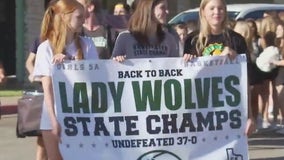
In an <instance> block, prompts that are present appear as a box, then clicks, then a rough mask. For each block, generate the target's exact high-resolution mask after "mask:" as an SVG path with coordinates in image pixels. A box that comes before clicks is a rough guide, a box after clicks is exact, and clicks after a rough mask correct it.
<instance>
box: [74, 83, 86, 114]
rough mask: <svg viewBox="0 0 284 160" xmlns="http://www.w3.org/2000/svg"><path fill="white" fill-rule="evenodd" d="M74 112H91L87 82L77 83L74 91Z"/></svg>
mask: <svg viewBox="0 0 284 160" xmlns="http://www.w3.org/2000/svg"><path fill="white" fill-rule="evenodd" d="M73 104H74V113H80V110H82V111H83V113H90V109H89V99H88V94H87V85H86V83H83V82H82V83H75V84H74V92H73Z"/></svg>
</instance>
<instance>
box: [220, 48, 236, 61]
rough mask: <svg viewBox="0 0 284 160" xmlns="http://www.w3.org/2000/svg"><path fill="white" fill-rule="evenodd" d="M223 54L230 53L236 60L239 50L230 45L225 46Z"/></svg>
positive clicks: (231, 57) (231, 58)
mask: <svg viewBox="0 0 284 160" xmlns="http://www.w3.org/2000/svg"><path fill="white" fill-rule="evenodd" d="M221 55H223V56H225V55H228V57H229V58H230V60H234V59H235V58H236V57H237V55H238V54H237V52H236V51H235V50H233V49H231V48H229V47H224V50H223V51H222V53H221Z"/></svg>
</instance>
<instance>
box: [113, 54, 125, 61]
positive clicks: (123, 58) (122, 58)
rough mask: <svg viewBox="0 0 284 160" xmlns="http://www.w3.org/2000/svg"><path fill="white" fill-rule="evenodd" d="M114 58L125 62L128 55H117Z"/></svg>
mask: <svg viewBox="0 0 284 160" xmlns="http://www.w3.org/2000/svg"><path fill="white" fill-rule="evenodd" d="M112 59H113V60H115V61H117V62H123V61H124V60H125V59H126V55H123V56H116V57H113V58H112Z"/></svg>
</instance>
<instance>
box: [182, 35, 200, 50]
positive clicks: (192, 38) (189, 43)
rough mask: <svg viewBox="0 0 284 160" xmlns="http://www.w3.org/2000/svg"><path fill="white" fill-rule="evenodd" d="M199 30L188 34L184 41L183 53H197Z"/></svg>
mask: <svg viewBox="0 0 284 160" xmlns="http://www.w3.org/2000/svg"><path fill="white" fill-rule="evenodd" d="M197 34H198V32H192V33H191V34H189V35H188V37H187V38H186V40H185V43H184V50H183V53H187V54H193V55H197V51H196V36H197Z"/></svg>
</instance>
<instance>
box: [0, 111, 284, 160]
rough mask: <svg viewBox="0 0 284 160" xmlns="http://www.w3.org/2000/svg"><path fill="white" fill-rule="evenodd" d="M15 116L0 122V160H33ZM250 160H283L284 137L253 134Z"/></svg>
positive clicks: (29, 140)
mask: <svg viewBox="0 0 284 160" xmlns="http://www.w3.org/2000/svg"><path fill="white" fill-rule="evenodd" d="M16 120H17V115H16V114H12V115H4V116H2V118H1V120H0V160H33V159H34V157H35V146H36V145H35V144H36V138H33V137H28V138H16V133H15V126H16ZM249 154H250V159H251V160H284V136H283V135H282V136H281V135H276V134H275V133H273V132H265V133H261V134H255V135H254V136H253V137H251V138H250V139H249Z"/></svg>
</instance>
